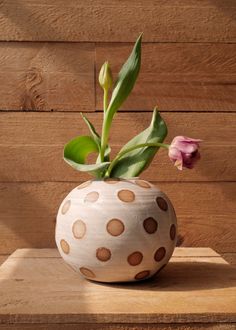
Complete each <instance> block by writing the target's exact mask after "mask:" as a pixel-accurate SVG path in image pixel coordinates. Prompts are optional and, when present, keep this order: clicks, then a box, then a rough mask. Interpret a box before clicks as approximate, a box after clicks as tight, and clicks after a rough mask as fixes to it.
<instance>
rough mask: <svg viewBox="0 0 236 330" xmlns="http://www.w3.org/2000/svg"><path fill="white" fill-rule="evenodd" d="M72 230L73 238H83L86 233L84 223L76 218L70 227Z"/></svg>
mask: <svg viewBox="0 0 236 330" xmlns="http://www.w3.org/2000/svg"><path fill="white" fill-rule="evenodd" d="M72 232H73V235H74V237H75V238H79V239H80V238H83V237H84V235H85V233H86V225H85V223H84V222H83V221H82V220H76V221H75V222H74V224H73V227H72Z"/></svg>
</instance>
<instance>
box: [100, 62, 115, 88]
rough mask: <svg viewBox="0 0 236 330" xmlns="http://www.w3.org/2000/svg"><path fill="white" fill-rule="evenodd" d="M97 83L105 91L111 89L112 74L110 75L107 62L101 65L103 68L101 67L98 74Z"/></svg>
mask: <svg viewBox="0 0 236 330" xmlns="http://www.w3.org/2000/svg"><path fill="white" fill-rule="evenodd" d="M98 81H99V84H100V86H101V87H102V88H103V89H105V90H108V89H110V88H111V87H112V84H113V79H112V73H111V69H110V66H109V63H108V62H105V63H104V64H103V66H102V67H101V70H100V72H99V77H98Z"/></svg>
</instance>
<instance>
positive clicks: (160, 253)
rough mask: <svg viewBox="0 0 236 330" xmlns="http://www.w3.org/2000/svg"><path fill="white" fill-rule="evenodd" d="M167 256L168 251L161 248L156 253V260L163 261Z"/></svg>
mask: <svg viewBox="0 0 236 330" xmlns="http://www.w3.org/2000/svg"><path fill="white" fill-rule="evenodd" d="M165 255H166V249H165V248H164V247H160V248H159V249H158V250H156V253H155V255H154V259H155V260H156V261H161V260H162V259H163V258H164V257H165Z"/></svg>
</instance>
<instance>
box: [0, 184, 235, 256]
mask: <svg viewBox="0 0 236 330" xmlns="http://www.w3.org/2000/svg"><path fill="white" fill-rule="evenodd" d="M77 185H78V182H70V183H63V182H55V183H52V182H51V183H46V182H42V183H1V184H0V209H1V222H0V232H1V241H0V253H1V254H7V253H11V252H13V251H14V250H16V249H17V248H21V247H25V248H28V247H37V248H44V247H55V242H54V228H55V218H56V213H57V209H58V207H59V205H60V203H61V202H62V200H63V199H64V198H65V196H66V195H67V194H68V192H69V191H70V190H71V189H72V188H73V187H76V186H77ZM158 186H159V187H160V188H161V189H162V190H163V191H164V192H166V193H167V195H168V196H169V197H170V199H171V200H172V202H173V204H174V207H175V209H176V213H177V217H178V222H179V234H180V235H181V242H182V245H181V246H192V247H209V246H210V247H211V248H213V249H214V250H216V251H217V252H218V253H222V252H232V251H236V238H235V231H236V223H235V205H236V203H235V196H236V194H235V189H236V186H235V183H233V182H232V183H230V182H225V183H223V182H222V183H215V182H213V183H159V184H158Z"/></svg>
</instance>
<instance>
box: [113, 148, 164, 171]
mask: <svg viewBox="0 0 236 330" xmlns="http://www.w3.org/2000/svg"><path fill="white" fill-rule="evenodd" d="M144 147H161V148H165V149H169V144H165V143H158V142H157V143H141V144H137V145H136V146H133V147H130V148H128V149H126V150H124V151H120V152H119V153H118V154H117V156H116V157H115V158H114V159H113V161H112V162H111V164H110V166H109V167H108V169H107V172H106V174H107V176H108V177H109V176H110V174H111V171H112V169H113V167H114V166H115V165H116V164H117V162H118V161H119V159H120V158H121V157H123V156H124V155H125V154H127V153H129V152H130V151H133V150H135V149H139V148H144Z"/></svg>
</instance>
